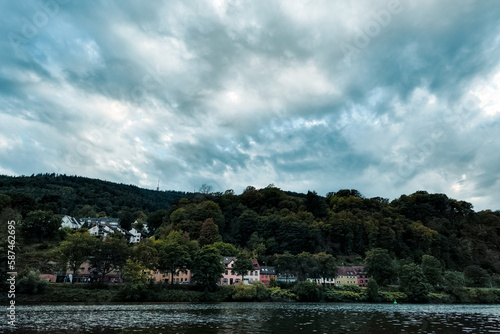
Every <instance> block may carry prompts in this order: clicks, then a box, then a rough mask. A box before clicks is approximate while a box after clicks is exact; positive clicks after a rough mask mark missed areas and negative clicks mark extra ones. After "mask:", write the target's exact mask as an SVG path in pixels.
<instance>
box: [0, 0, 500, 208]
mask: <svg viewBox="0 0 500 334" xmlns="http://www.w3.org/2000/svg"><path fill="white" fill-rule="evenodd" d="M0 10H1V12H2V20H1V21H0V36H2V38H1V39H0V49H1V53H0V174H7V175H31V174H32V173H45V172H50V173H51V172H55V173H62V174H69V175H81V176H87V177H93V178H100V179H105V180H110V181H114V182H121V183H127V184H135V185H138V186H141V187H146V188H156V186H157V182H158V180H160V188H161V189H163V190H166V189H170V190H184V191H193V190H194V189H196V190H197V189H199V188H200V187H201V185H202V184H208V185H210V186H212V187H213V190H214V191H224V190H226V189H234V190H235V192H236V193H241V192H242V190H243V189H244V188H245V187H246V186H248V185H253V186H255V187H257V188H261V187H265V186H267V185H268V184H270V183H273V184H275V185H276V186H277V187H279V188H281V189H284V190H291V191H298V192H307V191H308V190H316V191H317V192H318V194H320V195H325V194H326V193H327V192H329V191H337V190H338V189H342V188H354V189H357V190H359V191H360V192H361V193H362V194H363V195H365V196H366V197H373V196H382V197H387V198H389V199H394V198H397V197H399V196H400V195H401V194H410V193H413V192H415V191H417V190H427V191H429V192H433V193H434V192H436V193H446V194H447V195H448V196H449V197H452V198H456V199H459V200H466V201H469V202H471V203H473V204H474V207H475V209H476V210H482V209H493V210H497V209H500V203H499V199H500V182H499V177H500V140H499V139H500V136H499V133H500V87H499V84H500V25H499V23H498V22H499V21H498V18H499V17H500V3H499V2H498V1H494V0H491V1H487V0H486V1H470V0H463V1H425V0H423V1H421V0H419V1H416V0H401V1H397V0H391V1H372V0H366V1H335V2H333V1H306V0H304V1H289V0H283V1H239V0H235V1H232V0H227V1H225V0H206V1H202V0H199V1H194V2H190V3H189V4H188V3H187V2H186V3H185V1H162V2H159V1H149V2H146V1H92V2H91V1H71V0H69V1H68V0H64V1H62V0H59V1H56V0H44V1H22V2H21V1H2V2H1V3H0Z"/></svg>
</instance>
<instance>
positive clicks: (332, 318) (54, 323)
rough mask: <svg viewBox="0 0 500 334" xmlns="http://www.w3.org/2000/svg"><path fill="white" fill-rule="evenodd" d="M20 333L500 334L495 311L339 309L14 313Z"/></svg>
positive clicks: (144, 307)
mask: <svg viewBox="0 0 500 334" xmlns="http://www.w3.org/2000/svg"><path fill="white" fill-rule="evenodd" d="M16 317H17V318H16V322H17V327H16V329H13V328H11V327H8V326H7V324H6V321H2V323H1V324H0V332H19V333H153V334H158V333H165V334H166V333H193V334H194V333H196V334H198V333H227V334H232V333H286V334H289V333H297V332H303V333H375V334H379V333H380V334H387V333H500V305H409V304H408V305H403V304H399V305H393V304H341V303H328V304H327V303H218V304H187V303H162V304H106V305H43V306H19V307H16Z"/></svg>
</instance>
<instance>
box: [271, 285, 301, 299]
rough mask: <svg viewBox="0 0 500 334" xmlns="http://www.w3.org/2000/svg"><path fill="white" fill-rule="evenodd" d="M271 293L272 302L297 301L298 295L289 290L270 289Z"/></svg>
mask: <svg viewBox="0 0 500 334" xmlns="http://www.w3.org/2000/svg"><path fill="white" fill-rule="evenodd" d="M269 292H270V293H271V296H270V297H271V300H273V301H290V300H292V299H296V297H297V296H296V295H295V294H294V293H293V292H291V291H290V290H288V289H282V288H279V287H272V288H269Z"/></svg>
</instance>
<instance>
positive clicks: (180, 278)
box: [150, 269, 191, 284]
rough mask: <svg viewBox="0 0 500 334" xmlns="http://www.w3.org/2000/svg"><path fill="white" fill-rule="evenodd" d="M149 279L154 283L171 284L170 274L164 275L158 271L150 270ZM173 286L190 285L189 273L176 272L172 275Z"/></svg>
mask: <svg viewBox="0 0 500 334" xmlns="http://www.w3.org/2000/svg"><path fill="white" fill-rule="evenodd" d="M150 274H151V277H152V279H153V280H154V282H155V283H167V284H168V283H171V282H172V274H170V273H168V274H164V273H162V272H161V271H159V270H151V271H150ZM173 283H174V284H191V271H190V270H189V269H188V270H187V271H186V272H178V273H177V274H175V275H174V279H173Z"/></svg>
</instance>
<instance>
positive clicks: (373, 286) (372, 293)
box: [366, 278, 379, 302]
mask: <svg viewBox="0 0 500 334" xmlns="http://www.w3.org/2000/svg"><path fill="white" fill-rule="evenodd" d="M378 289H379V287H378V284H377V281H376V280H375V279H374V278H371V279H369V280H368V284H367V286H366V295H367V299H368V301H370V302H378V301H379V295H378Z"/></svg>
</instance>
